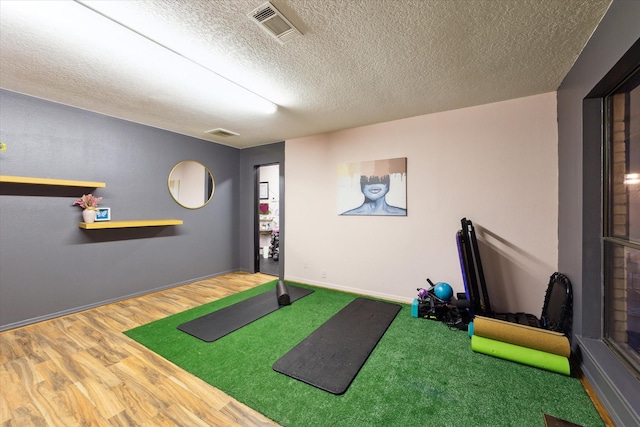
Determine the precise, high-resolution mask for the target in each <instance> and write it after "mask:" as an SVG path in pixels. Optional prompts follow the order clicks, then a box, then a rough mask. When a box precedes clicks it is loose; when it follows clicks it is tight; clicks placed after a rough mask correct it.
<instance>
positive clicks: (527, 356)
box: [471, 335, 571, 375]
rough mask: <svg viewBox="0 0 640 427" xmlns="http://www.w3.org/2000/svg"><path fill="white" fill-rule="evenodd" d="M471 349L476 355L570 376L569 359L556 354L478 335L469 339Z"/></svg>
mask: <svg viewBox="0 0 640 427" xmlns="http://www.w3.org/2000/svg"><path fill="white" fill-rule="evenodd" d="M471 349H472V350H473V351H475V352H477V353H483V354H486V355H489V356H493V357H498V358H500V359H505V360H510V361H512V362H517V363H521V364H523V365H528V366H533V367H536V368H540V369H544V370H547V371H551V372H556V373H558V374H563V375H571V368H570V367H569V359H568V358H566V357H563V356H559V355H557V354H552V353H546V352H544V351H540V350H534V349H532V348H527V347H521V346H518V345H514V344H509V343H506V342H502V341H496V340H492V339H489V338H484V337H481V336H478V335H474V336H472V337H471Z"/></svg>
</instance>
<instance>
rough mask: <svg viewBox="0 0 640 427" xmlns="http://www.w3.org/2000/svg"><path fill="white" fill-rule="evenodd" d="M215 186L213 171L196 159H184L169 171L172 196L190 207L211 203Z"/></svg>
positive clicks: (186, 206) (181, 204)
mask: <svg viewBox="0 0 640 427" xmlns="http://www.w3.org/2000/svg"><path fill="white" fill-rule="evenodd" d="M214 187H215V183H214V181H213V175H212V174H211V171H210V170H209V169H208V168H207V167H206V166H205V165H203V164H202V163H200V162H196V161H195V160H184V161H182V162H180V163H178V164H177V165H175V166H174V167H173V169H171V172H170V173H169V193H170V194H171V197H173V200H175V201H176V202H177V203H178V204H179V205H180V206H183V207H185V208H188V209H198V208H201V207H203V206H204V205H206V204H207V203H209V201H210V200H211V196H213V191H214Z"/></svg>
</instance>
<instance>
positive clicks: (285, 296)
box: [276, 280, 291, 305]
mask: <svg viewBox="0 0 640 427" xmlns="http://www.w3.org/2000/svg"><path fill="white" fill-rule="evenodd" d="M276 296H277V297H278V304H280V305H289V304H291V298H290V297H289V288H288V287H287V284H286V283H284V281H283V280H278V284H277V285H276Z"/></svg>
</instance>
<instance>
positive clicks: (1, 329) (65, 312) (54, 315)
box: [0, 269, 239, 332]
mask: <svg viewBox="0 0 640 427" xmlns="http://www.w3.org/2000/svg"><path fill="white" fill-rule="evenodd" d="M234 271H239V270H237V269H234V270H229V271H223V272H220V273H214V274H210V275H207V276H202V277H196V278H193V279H189V280H185V281H182V282H178V283H172V284H169V285H165V286H160V287H157V288H153V289H148V290H145V291H141V292H135V293H132V294H128V295H124V296H121V297H115V298H110V299H108V300H103V301H98V302H95V303H92V304H86V305H83V306H79V307H73V308H70V309H68V310H62V311H57V312H55V313H48V314H44V315H42V316H37V317H32V318H29V319H24V320H20V321H19V322H14V323H8V324H6V325H2V326H0V332H4V331H9V330H11V329H16V328H21V327H24V326H29V325H33V324H35V323H40V322H45V321H47V320H51V319H55V318H58V317H64V316H68V315H70V314H74V313H79V312H81V311H85V310H91V309H92V308H96V307H102V306H104V305H108V304H113V303H116V302H121V301H125V300H128V299H131V298H137V297H141V296H143V295H149V294H153V293H155V292H160V291H165V290H167V289H171V288H175V287H178V286H182V285H187V284H189V283H193V282H197V281H200V280H205V279H211V278H213V277H217V276H222V275H224V274H228V273H232V272H234Z"/></svg>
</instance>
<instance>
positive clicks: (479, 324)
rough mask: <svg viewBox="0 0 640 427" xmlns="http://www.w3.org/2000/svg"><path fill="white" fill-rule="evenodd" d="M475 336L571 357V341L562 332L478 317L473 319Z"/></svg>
mask: <svg viewBox="0 0 640 427" xmlns="http://www.w3.org/2000/svg"><path fill="white" fill-rule="evenodd" d="M473 334H474V335H478V336H480V337H484V338H490V339H492V340H496V341H502V342H506V343H509V344H515V345H519V346H521V347H527V348H532V349H534V350H540V351H544V352H545V353H553V354H557V355H559V356H564V357H569V356H570V355H571V345H570V344H569V339H568V338H567V337H566V336H565V335H564V334H561V333H560V332H554V331H547V330H546V329H540V328H534V327H532V326H525V325H520V324H517V323H510V322H505V321H504V320H498V319H491V318H488V317H482V316H476V317H475V318H474V319H473Z"/></svg>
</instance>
